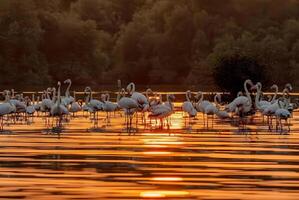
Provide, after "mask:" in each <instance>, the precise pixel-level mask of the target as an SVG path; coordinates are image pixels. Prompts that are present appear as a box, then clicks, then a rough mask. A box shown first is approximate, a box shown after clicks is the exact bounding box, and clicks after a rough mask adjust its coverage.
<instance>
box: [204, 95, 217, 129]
mask: <svg viewBox="0 0 299 200" xmlns="http://www.w3.org/2000/svg"><path fill="white" fill-rule="evenodd" d="M214 102H215V105H217V94H216V95H215V96H214ZM215 105H214V104H212V103H211V102H209V104H207V105H206V106H205V107H204V114H206V115H207V126H209V116H212V127H213V121H214V115H215V114H216V113H217V112H218V108H217V107H216V106H215Z"/></svg>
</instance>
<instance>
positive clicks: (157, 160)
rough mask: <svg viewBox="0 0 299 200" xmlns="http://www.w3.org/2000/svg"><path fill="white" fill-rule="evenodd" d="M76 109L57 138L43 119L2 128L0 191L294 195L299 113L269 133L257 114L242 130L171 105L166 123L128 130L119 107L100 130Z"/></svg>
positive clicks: (44, 195)
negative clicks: (284, 130)
mask: <svg viewBox="0 0 299 200" xmlns="http://www.w3.org/2000/svg"><path fill="white" fill-rule="evenodd" d="M80 115H81V116H79V117H76V118H74V119H71V121H70V123H68V124H65V130H64V131H63V133H62V134H61V136H60V137H58V136H57V135H53V134H46V133H45V132H44V131H43V130H44V129H45V126H44V121H43V119H41V118H36V119H34V120H35V122H34V123H33V124H31V125H24V124H18V125H13V126H9V127H6V129H9V130H12V131H13V132H12V133H9V134H1V135H0V157H1V158H0V198H3V199H9V198H14V199H105V198H110V199H156V198H157V199H280V200H282V199H299V123H298V120H299V113H298V112H295V113H294V117H293V119H292V120H291V123H292V126H291V132H290V133H289V134H281V133H278V132H268V130H267V127H266V126H264V125H263V124H262V123H261V122H262V119H261V118H260V117H258V116H255V117H254V119H253V122H252V123H251V124H249V125H248V127H247V128H248V129H247V130H246V131H244V130H243V131H240V130H238V128H237V127H235V126H233V125H232V124H231V123H229V122H224V121H219V120H216V121H215V123H214V126H213V127H209V128H206V127H204V125H203V119H202V116H201V114H199V115H198V117H197V120H193V121H191V122H190V123H189V122H188V120H186V119H185V118H183V117H182V113H180V112H177V113H176V114H174V115H173V116H172V122H171V126H170V127H169V129H167V128H164V130H161V129H158V128H157V127H156V126H154V125H152V126H150V127H149V126H147V127H144V126H142V125H139V126H138V132H137V133H136V134H132V135H128V134H127V133H125V132H124V131H123V128H124V125H123V123H124V120H123V118H122V117H120V115H119V114H116V116H115V117H113V119H112V120H111V123H110V124H107V123H105V122H104V121H103V120H101V121H100V124H101V125H103V127H102V128H103V129H104V130H105V131H102V132H100V131H99V132H95V131H91V130H89V129H90V128H91V126H92V124H91V122H90V119H89V118H88V117H83V116H82V113H80ZM100 116H101V117H102V118H104V116H105V114H104V113H102V114H101V115H100Z"/></svg>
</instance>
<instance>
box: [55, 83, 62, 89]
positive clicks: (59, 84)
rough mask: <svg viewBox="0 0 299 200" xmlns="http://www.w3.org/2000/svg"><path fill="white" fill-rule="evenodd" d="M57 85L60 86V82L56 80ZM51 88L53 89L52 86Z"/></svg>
mask: <svg viewBox="0 0 299 200" xmlns="http://www.w3.org/2000/svg"><path fill="white" fill-rule="evenodd" d="M57 85H58V86H61V83H60V81H58V82H57ZM53 89H54V88H53Z"/></svg>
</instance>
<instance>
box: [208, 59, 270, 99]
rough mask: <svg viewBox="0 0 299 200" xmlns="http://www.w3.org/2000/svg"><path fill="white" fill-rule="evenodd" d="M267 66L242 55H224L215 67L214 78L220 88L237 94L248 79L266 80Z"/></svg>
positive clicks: (254, 80) (255, 80)
mask: <svg viewBox="0 0 299 200" xmlns="http://www.w3.org/2000/svg"><path fill="white" fill-rule="evenodd" d="M264 70H265V67H264V66H263V65H260V64H259V63H258V62H257V61H256V60H255V59H253V58H250V57H245V56H240V55H237V54H236V55H233V56H230V57H223V58H221V59H219V60H218V63H217V64H216V66H215V68H214V73H213V76H214V79H215V82H216V84H217V85H218V87H219V88H221V89H222V90H224V91H229V92H231V93H232V94H237V92H238V91H240V90H242V88H243V83H244V81H245V80H246V79H251V80H252V81H253V82H257V81H260V82H266V77H265V71H264Z"/></svg>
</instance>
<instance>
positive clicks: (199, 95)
mask: <svg viewBox="0 0 299 200" xmlns="http://www.w3.org/2000/svg"><path fill="white" fill-rule="evenodd" d="M201 96H202V92H201V91H199V92H197V94H196V95H195V99H197V100H198V99H199V98H200V97H201Z"/></svg>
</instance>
